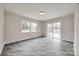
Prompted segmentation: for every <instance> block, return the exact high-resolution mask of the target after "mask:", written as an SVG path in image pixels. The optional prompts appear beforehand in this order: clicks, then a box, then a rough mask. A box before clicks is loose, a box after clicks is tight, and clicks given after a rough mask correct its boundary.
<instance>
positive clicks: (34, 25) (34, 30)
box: [31, 22, 37, 32]
mask: <svg viewBox="0 0 79 59" xmlns="http://www.w3.org/2000/svg"><path fill="white" fill-rule="evenodd" d="M36 30H37V24H36V23H33V22H31V32H36Z"/></svg>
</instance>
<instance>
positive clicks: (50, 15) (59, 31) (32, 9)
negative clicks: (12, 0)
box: [0, 3, 79, 56]
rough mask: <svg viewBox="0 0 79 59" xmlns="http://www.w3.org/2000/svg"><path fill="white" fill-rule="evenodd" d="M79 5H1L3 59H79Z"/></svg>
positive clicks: (0, 22) (0, 43) (0, 32)
mask: <svg viewBox="0 0 79 59" xmlns="http://www.w3.org/2000/svg"><path fill="white" fill-rule="evenodd" d="M78 43H79V4H78V3H0V56H79V44H78Z"/></svg>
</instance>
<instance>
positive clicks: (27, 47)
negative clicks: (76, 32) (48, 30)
mask: <svg viewBox="0 0 79 59" xmlns="http://www.w3.org/2000/svg"><path fill="white" fill-rule="evenodd" d="M2 56H74V50H73V44H72V43H70V42H66V41H62V40H58V39H51V38H46V37H40V38H36V39H31V40H26V41H22V42H18V43H14V44H8V45H5V47H4V49H3V52H2Z"/></svg>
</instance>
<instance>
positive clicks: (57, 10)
mask: <svg viewBox="0 0 79 59" xmlns="http://www.w3.org/2000/svg"><path fill="white" fill-rule="evenodd" d="M74 6H75V4H74V3H16V4H14V3H9V4H8V3H7V4H5V10H6V11H8V12H11V13H15V14H18V15H21V16H25V17H30V18H34V19H37V20H48V19H54V18H56V17H61V16H66V15H69V14H72V13H73V8H74ZM40 11H45V14H44V15H40Z"/></svg>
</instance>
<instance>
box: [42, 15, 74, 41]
mask: <svg viewBox="0 0 79 59" xmlns="http://www.w3.org/2000/svg"><path fill="white" fill-rule="evenodd" d="M55 22H61V39H62V40H66V41H70V42H73V41H74V15H68V16H64V17H60V18H56V19H51V20H48V21H45V22H43V25H44V26H43V29H44V30H43V35H44V36H46V35H47V34H46V33H47V32H46V26H47V24H48V23H55Z"/></svg>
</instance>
